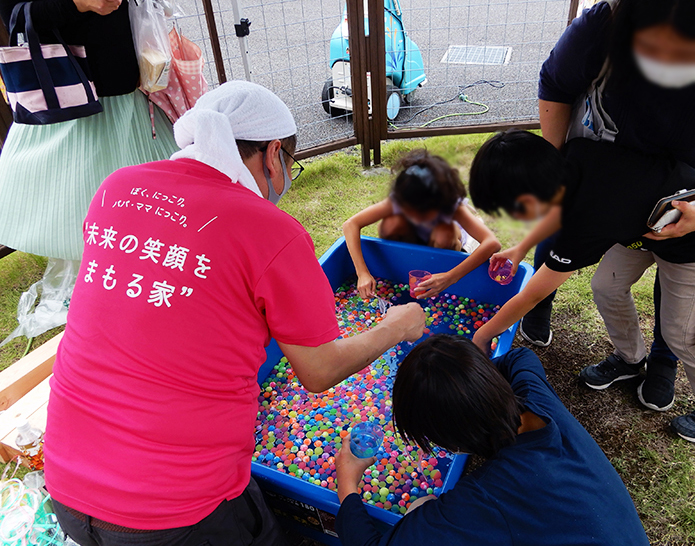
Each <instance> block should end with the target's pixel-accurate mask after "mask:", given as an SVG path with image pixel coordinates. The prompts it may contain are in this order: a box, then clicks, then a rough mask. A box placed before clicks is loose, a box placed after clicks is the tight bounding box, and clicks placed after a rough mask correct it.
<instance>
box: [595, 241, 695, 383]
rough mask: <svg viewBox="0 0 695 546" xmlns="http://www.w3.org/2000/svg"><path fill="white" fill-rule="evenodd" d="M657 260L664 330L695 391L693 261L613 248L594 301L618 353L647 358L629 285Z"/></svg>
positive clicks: (604, 263)
mask: <svg viewBox="0 0 695 546" xmlns="http://www.w3.org/2000/svg"><path fill="white" fill-rule="evenodd" d="M653 263H656V264H657V265H658V266H659V283H660V286H661V309H660V311H661V334H662V336H663V337H664V340H665V341H666V343H667V344H668V346H669V347H670V348H671V350H672V351H673V352H674V353H675V355H676V356H677V357H678V358H679V359H680V360H681V362H682V363H683V366H684V368H685V373H686V374H687V376H688V380H689V381H690V386H691V387H692V389H693V392H695V309H694V307H695V263H687V264H674V263H671V262H667V261H665V260H662V259H661V258H659V257H658V256H656V255H655V254H654V253H653V252H645V251H642V250H629V249H627V248H625V247H624V246H622V245H615V246H613V247H612V248H611V249H610V250H609V251H608V252H606V254H605V255H604V257H603V259H602V260H601V263H600V264H599V266H598V269H597V270H596V274H595V275H594V278H593V279H592V280H591V288H592V290H593V293H594V301H595V302H596V306H597V307H598V310H599V312H600V313H601V316H602V317H603V321H604V322H605V323H606V329H607V330H608V335H609V336H610V338H611V341H612V342H613V346H614V347H615V354H616V355H618V356H619V357H620V358H622V359H623V360H624V361H625V362H628V363H635V362H639V361H641V360H642V359H643V358H644V357H645V356H647V350H646V347H645V344H644V338H643V337H642V331H641V330H640V325H639V318H638V316H637V310H636V309H635V302H634V300H633V299H632V293H631V292H630V288H631V287H632V285H633V284H635V283H636V282H637V281H638V280H639V279H640V277H641V276H642V274H643V273H644V271H645V270H646V269H647V268H648V267H649V266H650V265H652V264H653Z"/></svg>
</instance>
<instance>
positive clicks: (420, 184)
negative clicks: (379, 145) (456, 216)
mask: <svg viewBox="0 0 695 546" xmlns="http://www.w3.org/2000/svg"><path fill="white" fill-rule="evenodd" d="M392 172H397V173H398V175H397V176H396V180H395V181H394V183H393V188H392V190H391V194H392V196H393V199H395V201H396V203H398V204H399V205H401V206H404V205H405V206H406V207H410V208H412V209H415V210H416V211H418V212H429V211H431V210H437V211H439V212H443V213H445V214H449V213H452V212H453V211H454V209H455V208H456V203H457V202H458V200H459V199H461V198H463V197H466V187H465V186H464V185H463V183H462V182H461V178H460V177H459V173H458V171H457V170H456V169H454V168H452V167H451V166H450V165H449V164H448V163H447V162H446V160H444V159H443V158H441V157H439V156H436V155H432V154H430V153H429V152H428V151H427V150H424V149H417V150H413V151H411V152H409V153H407V154H405V155H404V156H403V157H401V158H400V159H399V160H398V162H397V163H396V165H395V166H394V167H393V169H392Z"/></svg>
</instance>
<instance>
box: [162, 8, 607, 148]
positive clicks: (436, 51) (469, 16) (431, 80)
mask: <svg viewBox="0 0 695 546" xmlns="http://www.w3.org/2000/svg"><path fill="white" fill-rule="evenodd" d="M361 1H363V2H364V12H365V14H366V13H367V12H368V9H367V0H203V1H202V2H201V1H200V0H179V5H180V6H181V9H182V11H183V13H184V15H182V16H181V17H178V18H177V19H176V24H177V25H179V28H180V29H181V31H182V32H183V33H184V34H185V35H186V36H188V37H189V38H191V39H192V40H194V41H196V42H197V43H198V44H199V45H200V46H201V48H202V49H203V52H204V54H205V58H206V60H207V65H206V72H205V75H206V78H207V79H208V82H209V83H210V86H211V87H214V86H215V85H217V84H219V82H220V72H221V71H220V67H215V63H214V59H215V48H217V58H218V59H220V60H221V64H222V68H223V73H224V76H226V79H243V78H247V77H248V78H250V79H251V80H252V81H255V82H257V83H259V84H261V85H264V86H266V87H268V88H270V89H272V90H273V91H274V92H275V93H277V94H278V96H280V98H282V99H283V100H284V101H285V103H286V104H287V105H288V106H289V107H290V109H291V110H292V113H293V114H294V116H295V119H296V121H297V125H298V128H299V129H298V137H299V149H300V150H302V151H303V152H304V153H303V154H301V155H311V154H312V153H315V152H319V151H327V150H328V149H335V148H338V147H342V146H345V145H349V144H354V143H356V142H364V139H363V138H360V135H355V130H354V123H353V122H354V117H355V116H353V115H351V114H352V112H351V111H350V110H349V109H347V110H344V109H341V108H329V109H328V110H329V111H330V112H327V111H326V110H327V93H328V95H329V96H330V97H333V96H334V94H335V96H339V95H340V94H341V91H340V89H338V87H339V84H340V83H345V82H337V81H336V88H335V89H332V88H330V87H327V86H328V85H329V84H330V81H331V78H332V77H333V76H335V70H334V71H333V73H332V70H331V66H332V64H333V61H335V60H336V59H344V58H345V57H346V54H347V57H348V58H349V46H348V45H347V41H346V40H345V41H344V44H343V47H344V48H345V47H346V48H347V51H346V52H343V57H340V49H339V48H337V49H336V48H335V47H334V48H333V51H332V49H331V36H332V35H334V32H336V29H337V36H338V37H340V36H341V35H342V34H346V35H347V34H348V28H347V26H348V25H347V20H346V2H347V3H348V4H350V5H352V6H353V9H356V8H355V7H354V6H357V3H358V2H361ZM353 2H354V3H353ZM592 2H593V0H580V1H578V0H573V1H572V2H570V1H568V0H400V1H399V0H385V3H384V4H385V8H386V11H385V21H386V31H385V32H386V51H385V52H384V53H385V55H386V60H387V73H388V70H389V68H388V67H389V63H390V62H392V61H393V62H398V60H397V59H396V60H395V61H394V59H395V58H396V56H397V55H398V54H399V47H400V49H401V50H402V53H403V54H404V55H406V56H407V58H409V59H410V58H412V55H410V51H409V50H407V51H406V48H407V47H410V46H407V45H403V46H398V45H395V46H394V45H393V44H391V45H389V40H390V39H391V40H393V39H395V38H394V36H395V35H396V34H397V31H398V29H400V28H402V29H403V30H404V32H405V34H403V31H400V32H401V34H400V36H401V38H405V36H407V38H408V39H410V40H412V42H413V43H414V44H416V46H417V48H418V49H419V52H420V54H421V56H422V58H421V61H419V64H418V66H417V68H418V69H420V70H421V71H422V72H423V74H424V77H425V78H426V82H425V83H424V85H422V86H420V87H418V88H417V89H416V90H415V91H414V92H413V93H405V94H402V100H401V101H400V104H399V105H398V108H397V114H396V115H393V116H392V115H390V116H389V119H388V121H387V123H388V137H392V136H393V137H403V136H407V134H408V132H411V131H413V130H415V129H417V130H418V131H417V132H418V134H420V135H421V134H422V132H423V131H426V130H429V129H432V130H433V129H440V130H441V129H442V128H451V129H452V130H458V129H460V132H469V131H471V130H481V128H482V127H484V126H486V125H492V126H493V127H494V126H495V124H496V125H497V126H499V124H504V123H509V124H514V123H517V122H533V121H536V120H537V118H538V111H537V98H536V93H537V82H538V73H539V70H540V66H541V64H542V63H543V61H544V60H545V58H546V57H547V56H548V54H549V52H550V50H551V49H552V47H553V45H554V44H555V42H556V41H557V39H558V38H559V36H560V34H561V33H562V31H563V30H564V28H565V26H566V25H567V21H568V16H569V17H570V18H572V17H573V16H574V15H575V13H571V14H570V13H569V12H570V11H572V12H576V10H577V9H582V8H583V7H588V5H589V4H591V3H592ZM205 4H208V7H209V8H210V9H208V11H209V12H211V13H208V14H207V18H206V13H205ZM570 4H571V5H570ZM584 4H586V5H584ZM211 15H212V16H213V20H214V24H215V25H216V30H217V34H218V40H211V39H210V27H209V21H210V18H211ZM394 17H395V18H396V19H397V21H396V22H395V23H394V20H393V19H394ZM244 18H246V19H248V20H249V21H250V26H249V27H248V30H249V31H250V32H249V35H248V36H247V37H245V38H239V37H237V29H236V28H235V25H238V24H239V22H240V20H242V19H244ZM399 25H402V26H399ZM366 26H368V24H367V25H366ZM394 29H395V30H394ZM389 32H391V34H389ZM353 34H355V36H352V37H351V39H352V40H355V39H365V38H367V39H368V38H369V37H368V36H361V37H360V36H359V35H357V34H356V33H353ZM339 41H340V40H338V42H339ZM215 42H218V44H216V43H215ZM338 42H336V44H338ZM375 43H376V42H375V41H374V40H371V41H369V47H374V45H375ZM389 55H391V56H392V58H391V59H390V58H389ZM345 66H346V68H345V69H344V70H345V74H344V75H345V76H346V78H347V83H348V84H349V83H350V80H349V70H350V65H349V64H346V65H345ZM224 76H223V77H224ZM367 81H368V82H369V79H368V80H367ZM388 83H389V85H390V84H391V83H393V82H392V81H388ZM368 85H369V83H368ZM345 87H349V86H345V85H343V88H345ZM351 91H352V90H351V89H350V90H349V91H348V93H350V92H351ZM400 91H401V92H402V91H403V89H400ZM388 104H389V105H390V106H391V107H393V105H394V103H393V101H391V102H390V103H388ZM341 105H342V103H341ZM370 113H371V114H372V115H375V116H377V117H378V116H379V115H380V114H379V113H378V112H370ZM331 114H333V115H331ZM391 114H393V108H391Z"/></svg>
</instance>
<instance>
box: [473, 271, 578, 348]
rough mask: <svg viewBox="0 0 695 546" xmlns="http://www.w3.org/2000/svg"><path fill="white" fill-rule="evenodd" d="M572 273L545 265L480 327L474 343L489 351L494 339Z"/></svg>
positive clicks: (474, 337)
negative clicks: (555, 269)
mask: <svg viewBox="0 0 695 546" xmlns="http://www.w3.org/2000/svg"><path fill="white" fill-rule="evenodd" d="M572 273H574V271H567V272H559V271H553V270H552V269H550V268H549V267H548V266H546V265H543V266H542V267H541V268H540V269H539V270H538V272H537V273H536V274H535V275H534V276H533V277H531V280H530V281H529V283H528V284H527V285H526V287H524V289H523V290H522V291H521V292H519V293H518V294H517V295H516V296H514V297H513V298H512V299H510V300H509V301H508V302H507V303H505V304H504V305H503V306H502V309H500V310H499V311H498V312H497V314H496V315H495V316H494V317H493V318H492V319H490V320H489V321H488V322H486V323H485V324H484V325H483V326H481V327H480V329H479V330H478V331H477V332H476V333H475V335H474V336H473V342H474V343H475V344H476V345H477V346H478V347H480V348H481V349H482V350H483V351H487V348H488V346H489V344H490V341H491V340H492V338H493V337H495V336H497V335H499V334H501V333H502V332H504V331H505V330H506V329H507V328H509V327H510V326H511V325H512V324H514V323H515V322H516V321H518V320H520V319H521V318H522V317H523V316H524V315H525V314H526V313H528V312H529V311H530V310H531V309H533V308H534V307H535V306H536V304H538V303H539V302H540V301H542V300H543V299H544V298H545V297H546V296H547V295H548V294H550V293H551V292H552V291H553V290H555V289H557V288H558V287H559V286H561V285H562V284H563V283H564V282H565V281H566V280H567V279H569V278H570V276H572Z"/></svg>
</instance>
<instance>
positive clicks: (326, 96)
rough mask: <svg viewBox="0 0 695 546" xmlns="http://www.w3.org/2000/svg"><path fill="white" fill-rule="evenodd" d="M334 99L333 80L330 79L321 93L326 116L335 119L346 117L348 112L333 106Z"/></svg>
mask: <svg viewBox="0 0 695 546" xmlns="http://www.w3.org/2000/svg"><path fill="white" fill-rule="evenodd" d="M332 98H333V78H330V79H328V80H326V83H324V84H323V91H322V92H321V104H322V105H323V109H324V110H325V111H326V114H328V115H330V116H331V117H333V118H337V117H340V116H344V115H346V114H347V111H345V110H343V109H342V108H335V107H334V106H332V105H331V99H332Z"/></svg>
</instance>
